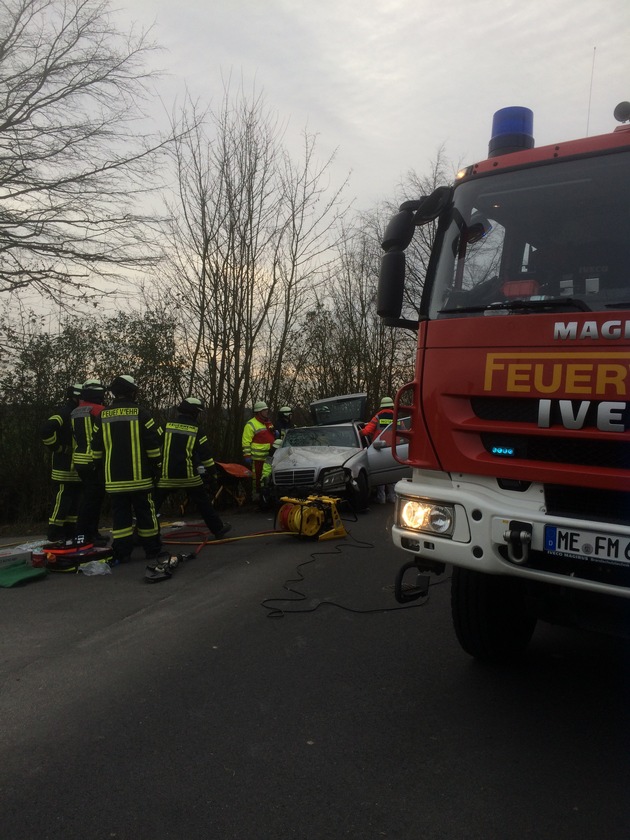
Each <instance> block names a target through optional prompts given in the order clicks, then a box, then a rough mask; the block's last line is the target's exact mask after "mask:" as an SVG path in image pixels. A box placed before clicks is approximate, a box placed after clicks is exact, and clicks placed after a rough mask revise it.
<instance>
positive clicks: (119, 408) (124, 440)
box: [92, 398, 162, 493]
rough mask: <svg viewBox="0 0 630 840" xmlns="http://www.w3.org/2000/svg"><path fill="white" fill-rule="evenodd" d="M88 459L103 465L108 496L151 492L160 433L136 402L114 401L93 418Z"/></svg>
mask: <svg viewBox="0 0 630 840" xmlns="http://www.w3.org/2000/svg"><path fill="white" fill-rule="evenodd" d="M92 458H93V460H94V461H95V462H98V461H102V462H103V469H104V475H105V490H106V491H107V492H108V493H133V492H134V491H137V490H151V489H152V487H153V478H154V476H155V475H157V474H158V464H159V462H160V460H161V458H162V430H161V428H160V427H159V426H158V425H157V423H156V422H155V420H154V419H153V417H151V415H150V414H149V412H148V411H147V410H146V409H145V408H141V407H140V406H139V405H138V404H137V403H136V402H133V401H132V400H129V399H127V398H119V399H115V400H114V401H113V403H112V404H111V406H110V407H109V408H104V409H103V410H102V411H101V414H100V416H99V417H96V418H94V433H93V435H92Z"/></svg>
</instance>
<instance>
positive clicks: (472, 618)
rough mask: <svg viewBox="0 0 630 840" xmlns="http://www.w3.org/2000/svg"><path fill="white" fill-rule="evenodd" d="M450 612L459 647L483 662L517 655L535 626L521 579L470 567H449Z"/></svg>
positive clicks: (507, 659)
mask: <svg viewBox="0 0 630 840" xmlns="http://www.w3.org/2000/svg"><path fill="white" fill-rule="evenodd" d="M451 612H452V616H453V625H454V627H455V633H456V635H457V639H458V641H459V643H460V645H461V646H462V648H463V649H464V650H465V651H466V653H468V654H470V655H471V656H473V657H475V659H479V660H482V661H485V662H495V663H507V662H509V661H510V660H512V659H515V658H517V657H518V656H519V655H520V654H522V653H523V651H524V650H525V648H526V647H527V645H528V644H529V641H530V639H531V637H532V635H533V633H534V628H535V626H536V615H535V614H533V613H532V612H531V611H530V610H528V608H527V604H526V600H525V592H524V587H523V582H522V581H520V580H518V579H516V578H511V577H503V576H501V575H486V574H482V573H481V572H476V571H473V570H472V569H462V568H459V567H456V568H454V569H453V577H452V580H451Z"/></svg>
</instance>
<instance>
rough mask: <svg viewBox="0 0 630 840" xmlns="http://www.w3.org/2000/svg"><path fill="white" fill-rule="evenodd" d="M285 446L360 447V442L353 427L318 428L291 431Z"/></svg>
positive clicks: (288, 432) (286, 436)
mask: <svg viewBox="0 0 630 840" xmlns="http://www.w3.org/2000/svg"><path fill="white" fill-rule="evenodd" d="M283 446H285V447H286V446H343V447H359V446H360V442H359V439H358V437H357V432H356V429H355V428H354V427H353V426H317V427H306V428H302V429H289V430H288V431H287V433H286V434H285V437H284V444H283Z"/></svg>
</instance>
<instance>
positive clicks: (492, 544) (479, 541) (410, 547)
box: [392, 471, 630, 598]
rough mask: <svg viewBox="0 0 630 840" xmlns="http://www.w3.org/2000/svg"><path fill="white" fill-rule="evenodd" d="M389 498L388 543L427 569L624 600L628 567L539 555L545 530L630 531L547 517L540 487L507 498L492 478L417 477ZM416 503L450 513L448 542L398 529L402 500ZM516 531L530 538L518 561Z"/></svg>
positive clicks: (628, 591)
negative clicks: (512, 537)
mask: <svg viewBox="0 0 630 840" xmlns="http://www.w3.org/2000/svg"><path fill="white" fill-rule="evenodd" d="M396 495H397V502H396V515H395V524H394V526H393V528H392V539H393V542H394V544H395V545H397V546H398V547H399V548H401V549H403V550H404V551H406V552H408V553H410V554H413V555H414V556H420V557H422V558H425V559H426V560H428V561H430V562H431V563H433V564H439V563H450V564H452V565H455V566H462V567H464V568H469V569H475V570H477V571H479V572H484V573H487V574H504V575H514V576H520V577H525V578H529V579H531V580H539V581H542V582H546V583H553V584H557V585H561V586H567V587H573V588H576V589H582V590H588V591H593V592H601V593H607V594H613V595H620V596H622V597H625V598H630V563H628V564H627V566H623V565H620V566H618V567H616V568H611V566H610V565H607V564H600V563H597V562H593V561H589V560H585V561H583V562H578V561H574V560H570V559H564V558H561V559H558V558H555V557H553V558H552V557H550V556H549V554H547V553H546V552H545V526H548V525H552V526H554V525H555V526H557V527H558V528H566V529H570V528H575V529H579V530H582V531H591V530H592V531H593V532H601V531H603V530H605V531H606V533H609V534H611V535H612V536H619V537H620V538H628V537H629V536H630V528H628V527H627V526H625V525H621V524H617V523H612V522H608V523H605V524H604V523H602V522H601V521H589V520H584V519H580V520H572V519H568V518H565V517H558V516H550V515H548V514H547V512H546V509H545V499H544V489H543V486H542V485H541V484H535V483H533V484H531V485H530V486H529V487H528V488H527V489H526V490H518V491H508V490H503V489H501V488H500V487H499V485H498V483H497V481H496V480H495V479H492V478H486V477H483V476H470V475H463V474H452V475H448V474H446V473H436V472H428V471H427V472H422V471H416V473H415V474H414V478H413V479H411V480H404V481H400V482H398V484H397V485H396ZM418 498H420V499H424V500H427V501H430V502H436V503H439V504H443V505H447V506H449V507H450V508H452V510H453V517H454V524H453V529H452V534H451V535H450V536H442V535H440V534H436V533H430V532H428V531H424V530H423V531H419V530H415V529H412V528H409V527H405V526H404V525H403V524H402V516H401V513H402V509H403V506H404V504H405V500H406V499H418ZM515 526H516V529H517V531H518V530H519V529H520V532H528V533H529V536H528V538H527V541H528V544H527V546H526V557H525V559H524V560H523V557H522V556H519V552H518V551H516V552H514V550H513V548H514V547H513V546H512V545H511V543H510V542H509V540H508V539H506V534H510V533H511V532H514V531H515ZM511 548H512V551H511V550H510V549H511Z"/></svg>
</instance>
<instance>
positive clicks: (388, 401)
mask: <svg viewBox="0 0 630 840" xmlns="http://www.w3.org/2000/svg"><path fill="white" fill-rule="evenodd" d="M393 407H394V400H393V399H392V398H391V397H383V398H382V399H381V404H380V405H379V408H393Z"/></svg>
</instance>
